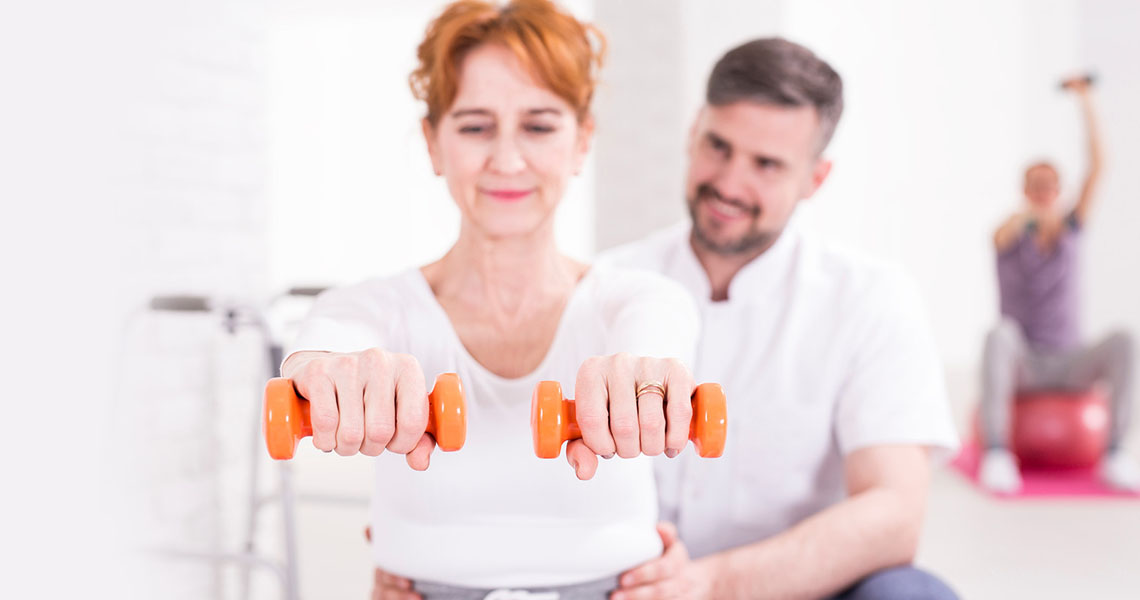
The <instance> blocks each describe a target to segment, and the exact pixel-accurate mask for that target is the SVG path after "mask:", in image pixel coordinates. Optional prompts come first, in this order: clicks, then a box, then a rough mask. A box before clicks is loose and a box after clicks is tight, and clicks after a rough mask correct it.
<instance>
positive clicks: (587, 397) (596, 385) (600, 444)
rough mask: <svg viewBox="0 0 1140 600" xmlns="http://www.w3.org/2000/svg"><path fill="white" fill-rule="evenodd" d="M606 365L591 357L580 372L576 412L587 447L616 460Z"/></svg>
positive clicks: (575, 395)
mask: <svg viewBox="0 0 1140 600" xmlns="http://www.w3.org/2000/svg"><path fill="white" fill-rule="evenodd" d="M605 361H606V359H604V358H602V357H600V356H592V357H590V358H587V359H586V360H585V362H583V363H582V366H581V367H579V368H578V377H577V379H575V381H574V411H575V413H576V414H575V419H577V421H578V429H579V430H580V431H581V432H582V441H583V442H584V443H585V444H586V446H588V447H589V448H590V450H592V451H593V452H594V453H595V454H598V455H600V456H613V454H614V452H615V451H616V450H617V447H616V446H614V439H613V436H611V435H610V415H609V411H608V409H607V407H606V404H607V402H606V400H607V399H606V374H605V371H604V368H605Z"/></svg>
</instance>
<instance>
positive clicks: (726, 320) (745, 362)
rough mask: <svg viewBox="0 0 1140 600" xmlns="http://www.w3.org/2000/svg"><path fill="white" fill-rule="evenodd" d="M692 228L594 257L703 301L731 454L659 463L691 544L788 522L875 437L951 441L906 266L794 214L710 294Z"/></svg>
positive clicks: (712, 546) (731, 540)
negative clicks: (799, 224)
mask: <svg viewBox="0 0 1140 600" xmlns="http://www.w3.org/2000/svg"><path fill="white" fill-rule="evenodd" d="M689 234H690V227H689V225H688V224H687V223H686V224H682V225H680V226H677V227H674V228H671V229H668V230H665V231H662V232H659V233H658V234H655V235H653V236H651V237H649V238H647V239H645V240H643V241H639V242H635V243H632V244H629V245H626V246H622V247H620V248H617V249H614V250H612V251H610V252H609V253H607V254H604V255H603V256H602V257H600V258H599V262H606V261H608V262H611V263H614V264H618V265H622V266H633V267H641V268H645V269H648V270H651V271H654V272H657V273H662V274H664V275H667V276H668V277H670V278H672V279H674V280H676V281H678V282H679V283H681V284H682V285H683V286H685V288H687V289H688V290H689V291H690V293H692V295H693V296H694V298H695V299H696V300H697V303H698V306H699V308H700V312H701V320H702V323H701V327H702V330H701V340H700V343H699V345H698V351H697V358H696V362H695V364H694V366H693V370H694V375H695V377H696V379H697V381H716V382H720V383H721V384H723V385H724V387H725V392H726V394H727V396H728V428H729V429H728V439H727V446H726V448H725V452H724V456H723V457H722V458H719V459H716V460H705V459H701V458H698V457H696V456H695V454H694V453H691V452H686V453H684V454H682V455H681V456H680V457H678V460H676V461H671V462H667V461H661V462H659V463H658V469H657V473H658V485H659V486H660V489H661V511H662V518H663V519H665V520H673V521H675V522H676V523H677V526H678V529H679V531H680V536H681V539H682V540H683V541H684V542H685V544H686V545H687V547H688V549H689V551H690V552H691V553H692V555H693V556H704V555H707V554H712V553H715V552H718V551H721V550H725V549H728V548H733V547H736V546H741V545H745V544H749V543H753V542H756V541H758V540H761V539H763V538H766V537H769V536H772V535H774V534H777V533H780V532H782V531H784V530H786V529H788V528H790V527H791V526H793V525H794V524H796V523H798V522H799V521H801V520H803V519H804V518H805V517H808V516H810V515H812V514H814V513H816V512H819V511H820V510H822V509H824V508H826V507H828V506H830V505H832V504H834V503H836V502H838V501H840V500H841V499H842V498H844V497H845V483H844V473H843V456H844V455H845V454H847V453H849V452H852V451H853V450H857V449H859V448H863V447H866V446H873V445H880V444H920V445H924V446H929V447H933V448H934V449H935V450H936V454H944V452H939V450H943V451H944V450H949V449H953V448H954V447H956V445H957V443H958V442H957V434H956V432H955V430H954V426H953V422H952V418H951V415H950V410H949V406H948V405H947V402H946V395H945V388H944V381H943V374H942V370H941V365H940V363H939V359H938V355H937V349H936V347H935V345H934V341H933V337H932V335H931V333H930V329H929V327H928V324H927V322H926V318H925V316H924V314H923V309H922V303H921V301H920V299H919V296H918V293H917V291H916V288H915V286H914V285H913V284H912V283H911V282H910V280H909V279H908V278H907V277H905V276H904V275H903V274H902V273H901V272H900V271H898V270H896V269H893V268H890V267H888V266H885V265H882V264H878V263H875V262H872V261H869V260H866V259H860V258H855V257H853V256H852V255H851V254H850V253H848V252H843V251H840V250H837V249H834V248H830V247H826V246H824V245H822V244H820V243H818V242H817V241H816V240H814V239H811V238H810V237H809V236H807V235H805V234H803V233H801V232H799V231H798V230H797V228H796V227H795V226H794V224H793V225H790V226H789V227H788V228H787V229H786V230H785V231H784V233H783V234H782V235H781V236H780V238H779V240H778V241H777V242H776V243H775V244H774V245H773V246H772V247H771V248H770V249H768V250H767V251H766V252H765V253H764V254H762V255H761V256H760V257H758V258H757V259H756V260H753V261H752V262H751V263H749V264H748V265H746V266H745V267H744V268H743V269H742V270H741V271H740V272H739V273H738V274H737V275H736V277H735V278H734V279H733V281H732V283H731V285H730V287H729V293H728V300H726V301H723V302H713V301H711V300H710V296H711V294H710V287H709V282H708V277H707V275H706V273H705V271H704V270H703V268H702V267H701V265H700V263H699V262H698V261H697V258H696V255H695V254H694V253H693V249H692V246H691V245H690V242H689Z"/></svg>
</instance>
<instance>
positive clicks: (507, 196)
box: [481, 189, 534, 202]
mask: <svg viewBox="0 0 1140 600" xmlns="http://www.w3.org/2000/svg"><path fill="white" fill-rule="evenodd" d="M481 191H482V192H483V193H484V194H486V195H488V196H490V197H492V198H494V199H495V200H500V201H502V202H517V201H519V200H522V199H523V198H526V197H527V196H529V195H531V194H532V193H533V192H534V190H507V189H499V190H481Z"/></svg>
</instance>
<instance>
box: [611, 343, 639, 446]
mask: <svg viewBox="0 0 1140 600" xmlns="http://www.w3.org/2000/svg"><path fill="white" fill-rule="evenodd" d="M610 358H611V360H610V361H609V368H608V369H607V372H606V392H607V394H608V395H609V413H610V433H611V434H612V435H613V438H614V445H615V446H617V455H618V456H620V457H622V458H633V457H635V456H637V455H638V454H641V436H640V434H639V429H640V427H639V426H638V423H637V398H635V397H634V392H635V391H636V388H635V387H634V386H635V383H634V372H633V369H634V361H633V357H631V356H630V355H628V354H624V353H619V354H615V355H613V356H612V357H610Z"/></svg>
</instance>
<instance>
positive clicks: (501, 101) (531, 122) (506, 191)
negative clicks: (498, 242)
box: [424, 44, 592, 238]
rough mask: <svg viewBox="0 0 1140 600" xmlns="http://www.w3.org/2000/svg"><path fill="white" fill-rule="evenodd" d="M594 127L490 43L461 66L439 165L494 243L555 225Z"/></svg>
mask: <svg viewBox="0 0 1140 600" xmlns="http://www.w3.org/2000/svg"><path fill="white" fill-rule="evenodd" d="M591 134H592V126H591V124H590V122H588V121H587V122H585V123H581V124H580V123H578V119H577V117H576V115H575V113H574V110H573V109H572V108H571V106H570V105H569V104H568V103H567V102H566V101H565V100H563V99H562V98H560V97H558V96H557V95H555V94H554V92H551V91H550V90H549V89H547V88H545V87H543V86H542V85H540V84H539V83H537V82H536V81H535V80H534V79H533V78H531V76H530V75H529V74H528V73H527V72H526V71H525V70H524V68H523V67H522V65H521V64H520V63H519V61H518V59H516V58H515V56H514V55H513V54H512V53H511V52H510V51H509V50H507V49H506V48H505V47H503V46H500V45H497V44H484V45H482V46H479V47H476V48H474V49H473V50H471V51H470V52H468V54H467V56H466V58H465V59H464V60H463V62H462V64H461V70H460V77H459V90H458V93H457V94H456V96H455V102H454V103H453V104H452V105H451V107H450V108H448V109H447V111H446V112H445V113H444V114H443V115H442V116H441V117H440V119H439V122H438V123H437V124H436V126H435V127H434V128H433V127H432V126H431V125H430V124H429V123H428V122H427V121H426V120H425V121H424V135H425V137H426V138H427V142H428V152H429V153H430V154H431V161H432V165H433V166H434V167H435V170H436V172H437V173H439V174H442V175H443V176H444V177H445V178H447V187H448V190H450V192H451V196H452V198H454V199H455V202H456V203H457V204H458V205H459V210H460V211H462V213H463V217H464V220H465V221H467V222H469V223H470V224H471V225H474V226H475V227H476V228H478V229H479V230H481V231H482V232H483V233H484V234H485V235H488V236H490V237H494V238H503V237H511V236H517V235H525V234H528V233H533V232H535V231H537V230H539V229H541V228H542V227H543V226H545V225H548V224H549V223H550V222H551V220H552V217H553V215H554V209H555V207H556V206H557V205H558V202H559V200H561V199H562V195H563V194H564V193H565V191H566V185H567V183H568V182H569V180H570V178H571V177H572V176H573V175H575V174H576V173H577V172H578V171H579V170H580V169H581V167H582V162H583V160H585V157H586V152H587V150H588V149H589V144H590V136H591Z"/></svg>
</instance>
